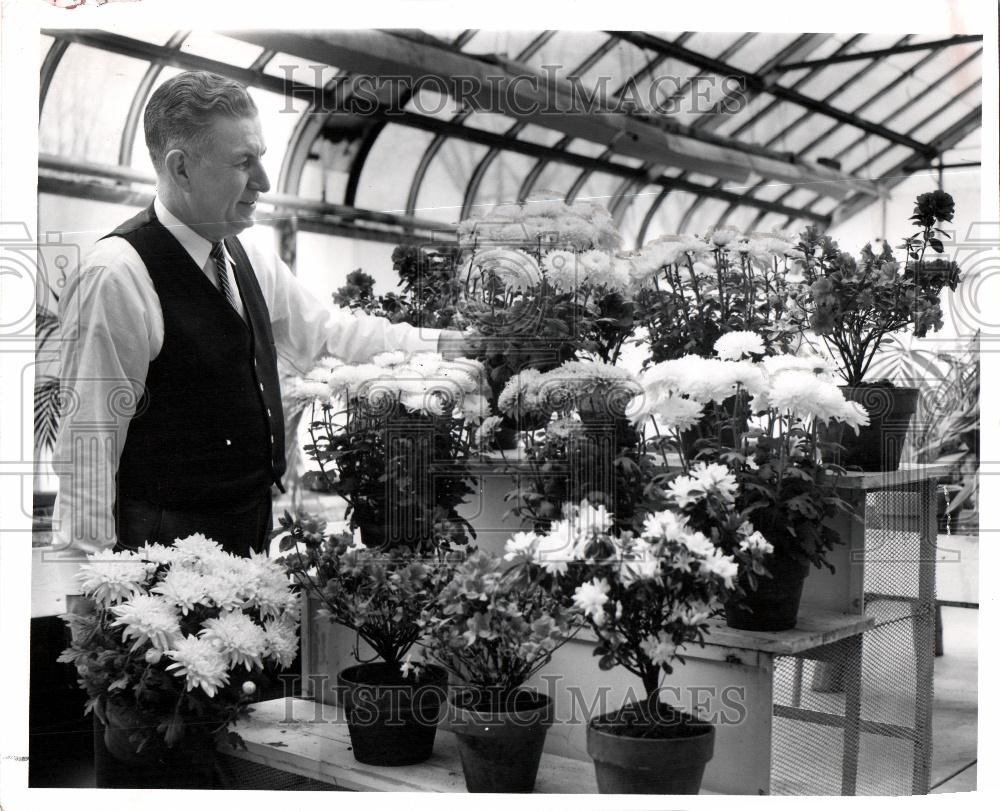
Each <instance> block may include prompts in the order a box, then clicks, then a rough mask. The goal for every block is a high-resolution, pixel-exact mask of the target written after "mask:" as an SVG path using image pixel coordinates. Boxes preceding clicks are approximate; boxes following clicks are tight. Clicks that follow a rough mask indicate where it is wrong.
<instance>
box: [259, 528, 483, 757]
mask: <svg viewBox="0 0 1000 811" xmlns="http://www.w3.org/2000/svg"><path fill="white" fill-rule="evenodd" d="M280 524H281V531H280V532H279V533H278V537H279V538H280V540H279V549H280V550H281V551H282V552H284V553H285V555H284V557H283V558H282V559H281V561H280V562H281V563H283V564H284V566H285V567H286V569H287V571H288V573H289V574H290V575H291V577H292V579H293V580H294V581H295V582H296V583H297V584H298V585H299V587H300V588H301V589H302V590H303V591H304V592H305V593H306V594H308V596H309V597H310V599H311V602H312V603H313V604H315V605H317V606H318V610H317V616H318V617H319V618H320V619H324V620H329V621H330V622H334V623H337V624H338V625H341V626H343V627H345V628H348V629H350V630H352V631H353V632H354V633H355V635H356V638H355V643H354V646H353V654H354V658H355V659H356V660H357V662H358V664H356V665H354V666H351V667H348V668H346V669H344V670H342V671H341V672H340V673H338V674H337V683H338V692H337V694H338V698H339V700H340V703H341V704H342V705H343V707H344V710H345V712H346V714H347V724H348V731H349V733H350V736H351V744H352V751H353V753H354V757H355V759H357V760H358V761H360V762H362V763H368V764H372V765H376V766H403V765H408V764H413V763H420V762H421V761H424V760H427V758H429V757H430V756H431V754H432V752H433V749H434V738H435V732H436V729H437V722H438V716H439V710H440V706H441V702H442V701H443V699H444V697H445V692H446V688H447V684H448V674H447V672H446V671H445V670H444V669H442V668H440V667H435V666H430V667H423V668H420V669H419V670H417V669H415V668H414V667H413V666H412V664H411V663H410V661H409V650H410V648H411V647H412V646H413V644H414V642H415V641H416V640H417V637H418V636H419V634H420V625H419V621H420V617H421V613H422V611H423V610H424V609H425V608H426V607H427V606H428V605H430V604H431V603H432V602H433V601H434V600H436V599H437V597H438V595H439V594H440V593H441V590H442V588H444V586H445V584H446V583H448V582H449V581H450V580H451V577H452V574H453V572H454V568H455V566H456V564H457V563H458V562H460V561H461V560H462V558H463V557H464V553H462V552H456V551H452V550H448V549H447V548H446V547H441V548H439V549H438V550H437V551H435V552H426V553H422V554H417V553H416V552H415V551H414V550H413V549H412V548H411V547H409V546H405V545H400V546H396V547H391V548H389V549H387V550H379V549H372V548H370V547H367V546H365V544H363V543H361V540H360V537H358V536H359V535H360V533H357V534H352V533H350V532H341V533H331V534H327V533H326V532H325V529H326V525H325V522H324V521H323V520H322V519H319V518H317V517H316V516H309V515H300V516H298V517H297V518H295V519H293V518H292V517H291V516H290V515H288V514H287V513H286V514H285V516H284V517H282V518H281V519H280ZM361 641H363V642H365V643H367V645H368V646H369V647H370V648H371V650H372V651H374V654H375V659H373V660H363V659H362V653H361V650H360V644H359V643H360V642H361Z"/></svg>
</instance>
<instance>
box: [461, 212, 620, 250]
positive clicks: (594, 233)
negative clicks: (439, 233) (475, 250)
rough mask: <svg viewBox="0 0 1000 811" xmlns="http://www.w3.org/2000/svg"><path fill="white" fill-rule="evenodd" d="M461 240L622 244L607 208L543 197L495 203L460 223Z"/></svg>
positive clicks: (598, 245)
mask: <svg viewBox="0 0 1000 811" xmlns="http://www.w3.org/2000/svg"><path fill="white" fill-rule="evenodd" d="M458 238H459V241H460V243H461V244H465V245H469V244H473V243H479V244H482V243H501V244H513V243H518V242H522V243H526V244H532V245H533V244H543V245H548V244H555V245H565V246H569V247H572V249H573V250H575V251H588V250H593V249H597V250H602V251H606V252H608V251H613V250H615V249H616V248H618V246H619V245H620V244H621V237H620V236H619V235H618V230H617V229H616V228H615V225H614V221H613V220H612V218H611V215H610V213H608V210H607V209H606V208H605V207H604V206H602V205H599V204H597V203H590V202H586V201H582V202H577V203H573V204H572V205H568V204H566V203H564V202H562V201H561V200H542V201H537V202H529V203H525V204H524V205H523V206H520V205H501V206H495V207H493V208H492V209H490V210H489V211H487V212H484V213H483V214H482V215H479V216H475V217H472V218H470V219H468V220H463V221H462V222H461V223H459V225H458Z"/></svg>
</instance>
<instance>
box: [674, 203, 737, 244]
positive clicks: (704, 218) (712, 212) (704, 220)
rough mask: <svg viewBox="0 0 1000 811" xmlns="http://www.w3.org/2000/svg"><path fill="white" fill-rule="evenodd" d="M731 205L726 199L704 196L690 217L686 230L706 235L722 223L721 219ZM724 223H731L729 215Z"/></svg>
mask: <svg viewBox="0 0 1000 811" xmlns="http://www.w3.org/2000/svg"><path fill="white" fill-rule="evenodd" d="M729 205H730V204H729V203H728V202H726V201H725V200H711V199H708V198H702V200H701V203H700V204H699V205H698V207H697V208H696V209H695V210H694V213H693V214H692V215H691V217H690V218H689V220H688V223H687V225H685V226H684V232H685V233H687V234H700V235H701V236H704V235H705V234H707V233H708V232H709V231H711V230H712V229H713V228H715V226H716V225H719V224H720V223H719V220H720V219H722V216H723V214H725V213H726V211H727V210H728V209H729ZM722 224H723V225H728V224H731V223H730V219H729V216H728V215H727V216H726V221H725V223H722Z"/></svg>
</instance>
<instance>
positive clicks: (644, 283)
mask: <svg viewBox="0 0 1000 811" xmlns="http://www.w3.org/2000/svg"><path fill="white" fill-rule="evenodd" d="M800 258H801V254H800V249H799V248H798V246H797V245H796V242H795V240H794V238H793V237H789V236H788V235H785V234H780V233H774V234H763V235H753V236H741V235H740V234H739V233H738V232H737V231H736V230H735V229H733V228H717V229H715V230H714V231H713V232H712V233H711V234H709V235H708V236H707V237H706V238H700V237H696V236H688V237H661V238H660V239H657V240H654V241H652V242H650V243H649V244H648V245H646V246H644V247H643V248H642V250H639V251H634V252H632V253H631V254H629V255H627V257H625V259H626V261H627V262H628V263H629V265H630V268H629V272H630V275H631V277H632V286H631V288H630V292H631V296H632V298H633V299H634V301H635V321H636V324H637V325H638V326H640V327H642V328H644V329H645V330H646V333H647V341H648V344H649V350H650V361H651V362H660V361H664V360H672V359H675V358H679V357H683V356H685V355H700V356H702V357H709V356H711V354H712V348H713V346H714V344H715V342H716V340H718V339H719V338H720V337H721V336H723V335H725V334H726V333H729V332H754V333H756V334H759V335H760V336H761V339H762V340H763V342H764V344H765V347H766V349H767V351H768V353H769V354H773V353H776V352H781V351H786V350H788V349H789V348H790V347H791V345H792V343H793V340H794V339H795V338H796V336H797V335H798V329H797V327H796V325H795V323H794V322H793V321H792V320H791V319H790V314H789V312H788V287H789V284H790V283H791V282H792V281H794V280H795V279H796V278H798V276H797V274H799V275H800V271H799V269H798V260H799V259H800Z"/></svg>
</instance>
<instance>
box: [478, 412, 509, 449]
mask: <svg viewBox="0 0 1000 811" xmlns="http://www.w3.org/2000/svg"><path fill="white" fill-rule="evenodd" d="M502 423H503V417H496V416H494V417H487V418H486V419H485V420H483V421H482V423H481V424H480V425H479V427H478V428H477V429H476V431H475V433H474V434H473V437H472V441H473V442H474V443H475V444H476V446H477V447H480V448H482V447H484V446H485V445H487V444H489V443H490V442H491V441H492V439H493V435H494V434H496V432H497V431H499V430H500V426H501V424H502Z"/></svg>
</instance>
